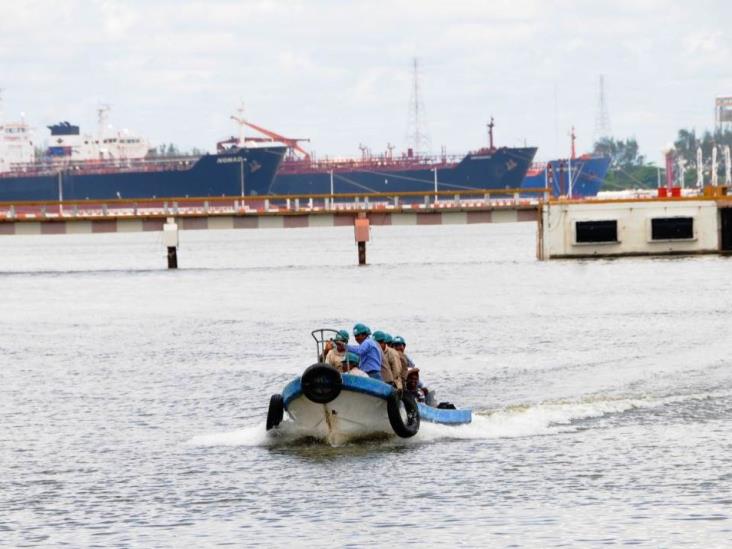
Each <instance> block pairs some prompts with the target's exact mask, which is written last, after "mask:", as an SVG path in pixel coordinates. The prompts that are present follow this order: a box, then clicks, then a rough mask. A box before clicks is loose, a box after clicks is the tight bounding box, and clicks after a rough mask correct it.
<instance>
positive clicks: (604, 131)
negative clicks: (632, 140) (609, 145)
mask: <svg viewBox="0 0 732 549" xmlns="http://www.w3.org/2000/svg"><path fill="white" fill-rule="evenodd" d="M611 133H612V129H611V128H610V115H609V114H608V112H607V100H606V99H605V76H604V75H602V74H601V75H600V95H599V97H598V101H597V117H596V118H595V141H599V140H600V139H602V138H603V137H610V134H611Z"/></svg>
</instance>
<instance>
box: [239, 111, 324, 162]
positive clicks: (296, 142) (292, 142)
mask: <svg viewBox="0 0 732 549" xmlns="http://www.w3.org/2000/svg"><path fill="white" fill-rule="evenodd" d="M231 118H232V120H236V121H237V122H238V123H239V124H244V125H245V126H249V127H250V128H252V129H253V130H256V131H258V132H259V133H261V134H263V135H266V136H267V137H270V138H272V139H274V140H275V141H280V142H281V143H284V144H285V145H287V146H288V147H290V148H291V149H294V150H296V151H297V152H299V153H300V154H302V155H303V156H305V158H310V153H308V151H306V150H305V149H303V148H302V147H301V146H300V141H310V140H309V139H299V138H297V139H296V138H292V137H285V136H284V135H280V134H279V133H275V132H273V131H272V130H268V129H267V128H263V127H261V126H257V125H256V124H252V123H251V122H248V121H246V120H244V119H243V118H239V117H238V116H232V117H231Z"/></svg>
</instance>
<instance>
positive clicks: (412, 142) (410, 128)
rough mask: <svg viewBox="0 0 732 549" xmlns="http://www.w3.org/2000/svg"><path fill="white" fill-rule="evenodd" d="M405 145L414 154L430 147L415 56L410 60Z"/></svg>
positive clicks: (425, 150)
mask: <svg viewBox="0 0 732 549" xmlns="http://www.w3.org/2000/svg"><path fill="white" fill-rule="evenodd" d="M407 147H409V148H411V149H412V150H413V151H414V153H415V154H428V153H429V152H430V150H431V148H432V143H431V141H430V136H429V133H428V131H427V128H426V118H425V108H424V103H423V102H422V95H421V93H420V83H419V63H418V62H417V58H416V57H415V58H414V59H413V60H412V93H411V97H410V99H409V119H408V121H407Z"/></svg>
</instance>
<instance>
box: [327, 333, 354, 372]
mask: <svg viewBox="0 0 732 549" xmlns="http://www.w3.org/2000/svg"><path fill="white" fill-rule="evenodd" d="M348 338H349V336H348V332H347V331H346V330H338V332H337V333H336V335H335V337H334V338H333V342H331V341H326V342H325V347H324V350H323V352H324V353H325V359H324V360H323V362H325V363H326V364H330V365H331V366H333V368H335V369H336V370H338V369H340V367H341V362H343V358H344V357H345V356H346V345H347V344H348ZM334 344H335V345H334Z"/></svg>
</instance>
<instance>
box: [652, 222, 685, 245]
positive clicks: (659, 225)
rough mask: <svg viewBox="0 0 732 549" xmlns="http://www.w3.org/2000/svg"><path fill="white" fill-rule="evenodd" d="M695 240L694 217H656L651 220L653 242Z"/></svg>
mask: <svg viewBox="0 0 732 549" xmlns="http://www.w3.org/2000/svg"><path fill="white" fill-rule="evenodd" d="M693 238H694V218H693V217H656V218H654V219H651V240H690V239H693Z"/></svg>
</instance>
